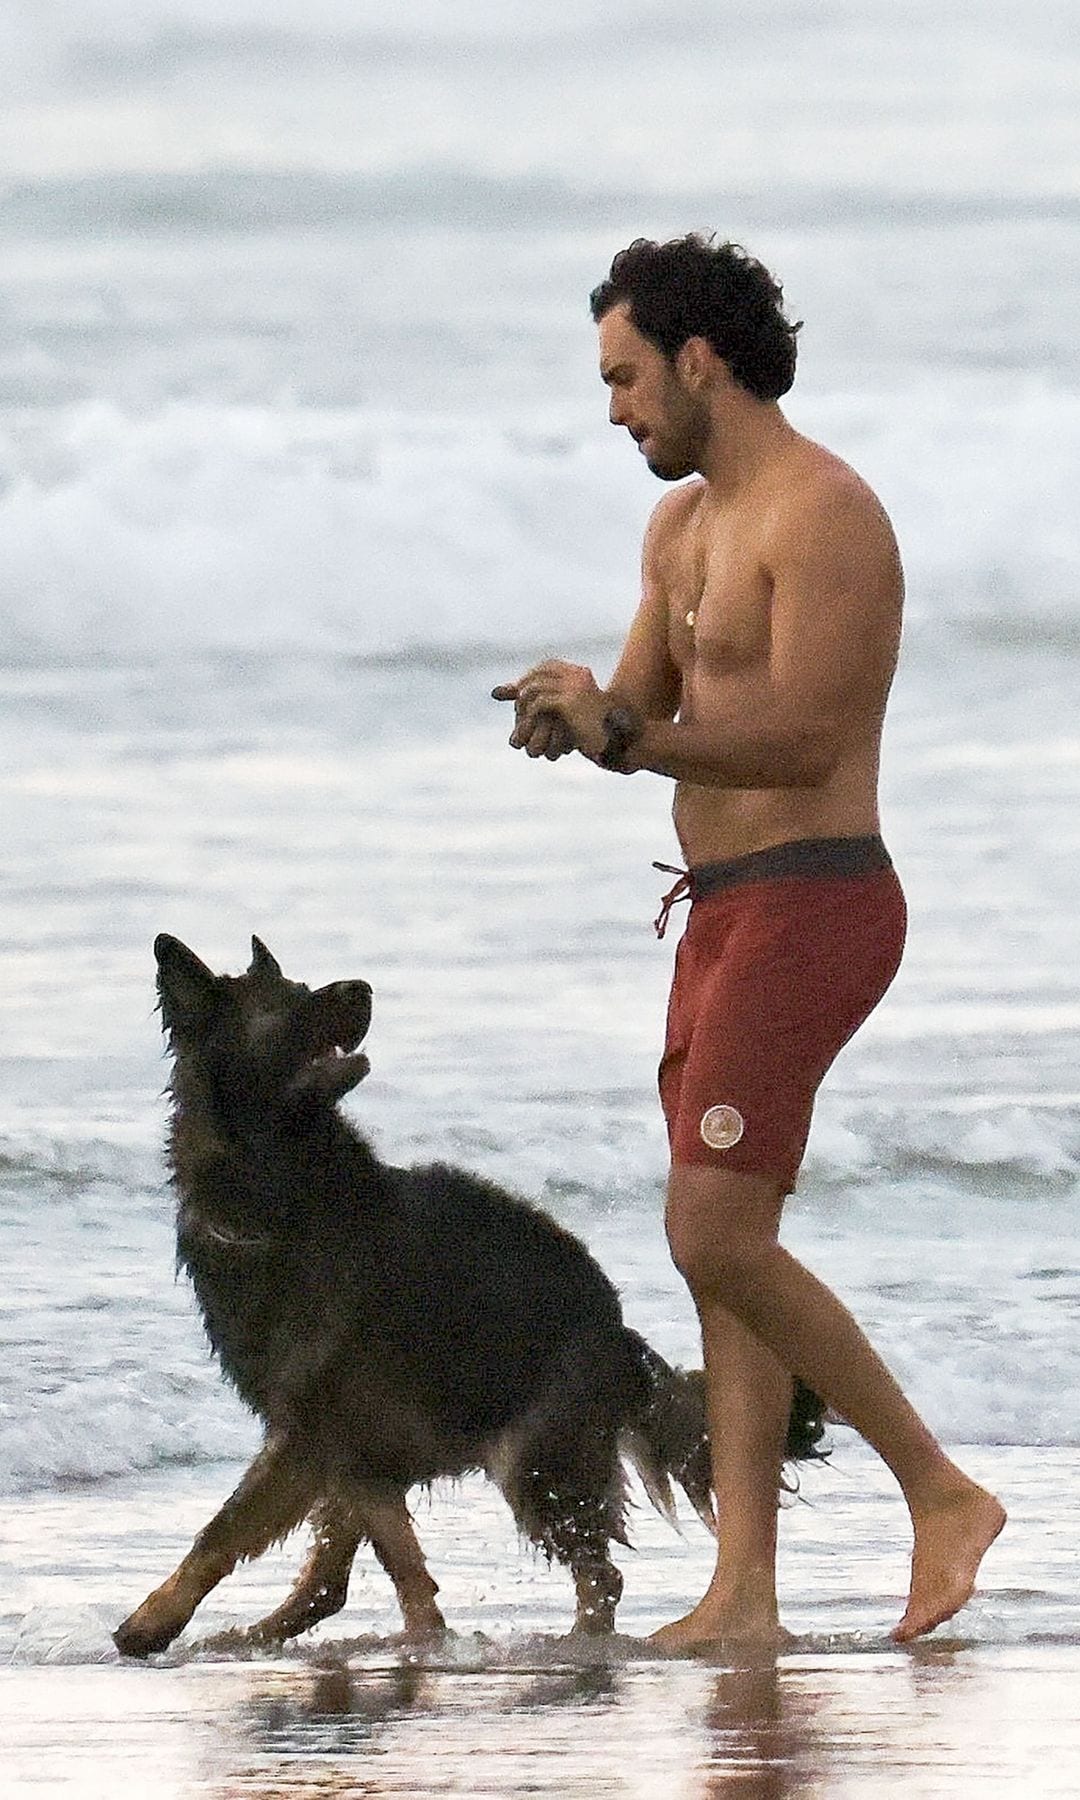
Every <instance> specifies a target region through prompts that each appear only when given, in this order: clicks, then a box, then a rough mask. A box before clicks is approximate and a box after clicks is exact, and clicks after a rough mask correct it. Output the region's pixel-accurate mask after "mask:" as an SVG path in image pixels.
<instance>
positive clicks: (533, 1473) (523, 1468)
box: [500, 1427, 626, 1637]
mask: <svg viewBox="0 0 1080 1800" xmlns="http://www.w3.org/2000/svg"><path fill="white" fill-rule="evenodd" d="M500 1485H501V1486H502V1489H503V1492H504V1494H505V1495H506V1498H507V1500H508V1501H509V1503H510V1507H511V1510H512V1512H513V1514H514V1517H515V1519H516V1520H517V1522H518V1524H519V1526H520V1527H521V1529H522V1531H523V1532H524V1533H525V1535H526V1536H527V1537H529V1538H531V1539H532V1541H533V1543H535V1544H538V1545H539V1546H540V1548H541V1549H542V1550H544V1551H545V1552H546V1554H547V1555H548V1556H549V1557H553V1558H554V1559H555V1560H556V1561H558V1562H561V1563H562V1564H563V1565H564V1566H565V1567H566V1568H568V1569H569V1570H570V1573H571V1574H572V1576H573V1578H574V1591H575V1593H576V1595H577V1614H576V1618H575V1621H574V1629H575V1631H579V1632H583V1633H585V1634H587V1635H588V1636H590V1637H596V1636H600V1635H601V1634H603V1633H605V1632H609V1631H613V1630H614V1628H615V1608H616V1607H617V1606H618V1604H619V1599H620V1596H621V1594H622V1588H623V1579H622V1576H621V1575H620V1573H619V1571H618V1569H617V1568H616V1567H615V1564H614V1563H613V1562H612V1560H611V1555H610V1544H611V1540H612V1539H613V1538H614V1539H615V1540H616V1542H619V1543H625V1542H626V1534H625V1531H624V1528H623V1506H624V1492H623V1478H622V1467H621V1464H620V1462H619V1458H618V1454H617V1450H616V1440H615V1433H614V1430H612V1429H604V1428H603V1427H601V1428H600V1429H599V1430H598V1431H597V1432H596V1433H595V1435H593V1434H592V1433H583V1435H582V1437H581V1439H580V1440H578V1441H576V1442H575V1441H570V1440H568V1439H567V1438H565V1437H562V1436H561V1434H560V1438H559V1439H558V1440H556V1441H554V1442H552V1441H550V1440H541V1441H539V1442H538V1441H537V1440H536V1439H535V1438H534V1439H533V1440H532V1441H531V1442H530V1443H529V1444H528V1445H527V1446H526V1447H525V1449H524V1450H523V1452H522V1454H521V1455H520V1456H519V1457H518V1458H517V1459H516V1462H515V1465H514V1467H513V1468H512V1469H511V1470H510V1472H509V1474H508V1476H507V1478H506V1479H505V1481H503V1482H501V1483H500Z"/></svg>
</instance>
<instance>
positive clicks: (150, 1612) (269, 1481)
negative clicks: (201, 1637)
mask: <svg viewBox="0 0 1080 1800" xmlns="http://www.w3.org/2000/svg"><path fill="white" fill-rule="evenodd" d="M317 1492H318V1476H317V1474H315V1473H314V1472H312V1471H311V1470H309V1469H307V1468H305V1467H304V1465H303V1464H302V1463H300V1462H298V1461H296V1460H295V1459H294V1458H293V1457H292V1456H291V1454H289V1452H288V1451H287V1449H286V1447H285V1446H284V1444H283V1443H282V1442H281V1441H280V1440H275V1439H273V1438H271V1439H269V1440H268V1442H267V1444H266V1446H265V1448H264V1449H263V1450H261V1451H260V1453H259V1455H258V1456H257V1457H256V1458H255V1461H254V1462H253V1463H252V1465H251V1467H250V1468H249V1469H248V1471H247V1473H246V1474H245V1476H244V1478H243V1480H242V1481H241V1483H240V1485H239V1487H238V1488H237V1489H236V1491H235V1493H233V1494H232V1495H230V1497H229V1499H228V1500H226V1502H225V1505H224V1506H223V1507H222V1508H221V1511H220V1512H219V1513H217V1514H215V1516H214V1518H212V1519H211V1521H210V1523H209V1525H207V1526H205V1527H204V1529H203V1530H202V1531H200V1533H199V1535H198V1537H197V1538H196V1539H195V1542H194V1544H193V1545H192V1547H191V1549H190V1551H189V1552H188V1554H187V1556H185V1558H184V1560H183V1562H182V1563H181V1564H180V1566H179V1567H178V1568H177V1569H176V1570H175V1571H174V1572H173V1574H172V1575H170V1576H169V1579H168V1580H167V1581H164V1582H162V1584H161V1586H160V1587H159V1588H155V1590H154V1592H153V1593H152V1594H151V1595H149V1597H148V1598H147V1599H146V1600H144V1601H143V1603H142V1605H141V1606H140V1607H138V1608H137V1610H136V1611H135V1612H133V1613H132V1614H131V1616H130V1617H129V1618H127V1619H125V1620H124V1622H123V1624H122V1625H119V1626H118V1627H117V1629H116V1630H115V1631H114V1632H113V1642H114V1643H115V1644H116V1647H117V1649H118V1650H119V1651H120V1652H121V1653H122V1654H123V1655H124V1656H150V1655H151V1654H152V1653H153V1652H154V1651H155V1650H164V1649H165V1646H166V1645H167V1644H171V1642H172V1640H173V1638H174V1637H176V1636H177V1635H178V1633H179V1632H181V1631H182V1630H183V1629H184V1626H185V1625H186V1624H187V1622H188V1620H189V1619H190V1617H191V1615H192V1613H193V1612H194V1611H195V1608H196V1607H197V1606H198V1604H199V1602H200V1600H203V1599H204V1598H205V1597H206V1595H207V1594H208V1593H209V1592H210V1590H211V1588H214V1587H216V1586H217V1584H218V1582H219V1581H221V1580H223V1579H224V1577H225V1576H226V1575H228V1574H229V1573H230V1572H231V1571H232V1570H233V1569H234V1568H235V1567H236V1564H237V1563H238V1562H242V1561H245V1560H248V1559H250V1558H251V1557H255V1556H260V1555H261V1554H262V1552H263V1551H264V1550H265V1549H266V1548H267V1546H268V1545H270V1544H272V1543H274V1542H275V1541H276V1540H277V1539H278V1538H283V1537H285V1536H286V1535H287V1534H288V1533H289V1532H290V1531H291V1530H292V1529H293V1527H294V1526H296V1525H298V1524H299V1523H300V1520H301V1519H303V1518H304V1517H305V1516H306V1514H307V1513H308V1512H309V1511H310V1509H311V1506H312V1503H313V1502H314V1500H315V1497H316V1495H317Z"/></svg>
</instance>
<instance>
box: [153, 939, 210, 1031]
mask: <svg viewBox="0 0 1080 1800" xmlns="http://www.w3.org/2000/svg"><path fill="white" fill-rule="evenodd" d="M154 955H155V957H156V958H157V986H158V993H159V995H160V996H161V1016H162V1019H163V1021H164V1023H165V1025H166V1027H167V1028H168V1029H169V1030H172V1029H173V1027H174V1026H177V1025H181V1026H182V1025H183V1024H184V1023H185V1021H187V1020H193V1019H194V1018H196V1017H197V1016H200V1015H201V1016H205V1014H206V1011H207V1009H208V1008H209V1006H210V1005H212V1003H213V1001H214V998H215V997H216V993H217V984H218V978H217V976H216V975H215V974H214V972H213V970H212V969H208V968H207V966H206V964H205V963H204V962H202V961H200V959H199V958H198V957H197V956H196V954H195V952H194V950H189V949H188V947H187V945H186V944H182V943H181V942H180V939H179V938H174V937H170V936H169V934H168V932H166V931H163V932H161V933H160V935H159V936H158V937H156V938H155V939H154Z"/></svg>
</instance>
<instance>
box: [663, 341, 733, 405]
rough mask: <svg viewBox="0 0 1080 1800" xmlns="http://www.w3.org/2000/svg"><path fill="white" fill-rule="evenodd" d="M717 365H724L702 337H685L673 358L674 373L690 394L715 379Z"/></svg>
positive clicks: (698, 391) (700, 389)
mask: <svg viewBox="0 0 1080 1800" xmlns="http://www.w3.org/2000/svg"><path fill="white" fill-rule="evenodd" d="M718 365H719V366H720V367H723V366H724V364H723V363H722V361H721V359H720V357H718V356H717V354H716V351H715V350H714V349H713V347H712V345H711V344H710V343H709V341H708V339H707V338H703V337H691V338H687V340H686V342H685V344H683V346H682V348H681V349H680V351H679V354H678V355H677V357H676V358H675V371H676V374H677V375H678V377H679V379H680V381H681V382H682V384H683V386H684V387H685V388H687V389H688V391H689V392H690V393H691V394H700V393H701V392H702V391H703V390H704V389H705V388H706V387H707V386H708V384H709V383H710V382H711V381H713V380H714V379H715V377H716V372H717V366H718Z"/></svg>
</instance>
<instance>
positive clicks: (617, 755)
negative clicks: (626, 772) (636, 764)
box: [596, 706, 645, 772]
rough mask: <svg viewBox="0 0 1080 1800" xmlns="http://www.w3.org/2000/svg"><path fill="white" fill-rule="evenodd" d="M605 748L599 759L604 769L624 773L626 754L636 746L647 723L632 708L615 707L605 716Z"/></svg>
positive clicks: (603, 721)
mask: <svg viewBox="0 0 1080 1800" xmlns="http://www.w3.org/2000/svg"><path fill="white" fill-rule="evenodd" d="M602 723H603V727H604V748H603V749H602V750H601V752H600V754H599V756H598V757H597V759H596V760H597V763H598V764H599V766H600V768H602V769H614V770H616V771H619V772H622V769H623V764H624V763H625V761H626V752H627V751H628V750H629V748H630V746H631V744H636V743H637V740H638V738H639V737H640V736H641V734H642V732H643V731H644V729H645V721H644V719H642V718H641V717H640V715H639V714H638V713H636V712H635V711H634V709H633V707H632V706H613V707H612V708H611V711H610V712H606V713H605V714H604V717H603V720H602Z"/></svg>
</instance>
